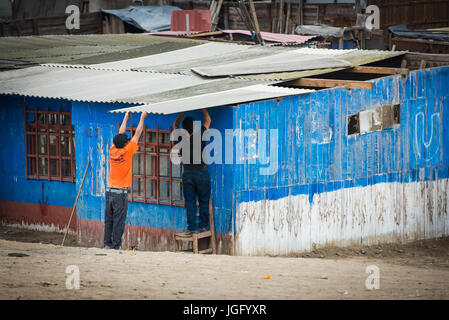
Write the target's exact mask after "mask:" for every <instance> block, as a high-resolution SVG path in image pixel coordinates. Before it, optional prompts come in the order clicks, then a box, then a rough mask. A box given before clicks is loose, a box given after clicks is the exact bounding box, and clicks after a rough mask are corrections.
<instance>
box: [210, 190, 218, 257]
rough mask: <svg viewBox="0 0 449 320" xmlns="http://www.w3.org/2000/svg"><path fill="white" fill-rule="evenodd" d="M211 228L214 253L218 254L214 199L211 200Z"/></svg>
mask: <svg viewBox="0 0 449 320" xmlns="http://www.w3.org/2000/svg"><path fill="white" fill-rule="evenodd" d="M209 227H210V232H211V236H210V241H211V244H212V253H213V254H217V242H216V241H217V240H216V238H215V223H214V206H213V204H212V198H210V199H209Z"/></svg>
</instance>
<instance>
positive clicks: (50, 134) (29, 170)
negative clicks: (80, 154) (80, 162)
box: [25, 107, 76, 182]
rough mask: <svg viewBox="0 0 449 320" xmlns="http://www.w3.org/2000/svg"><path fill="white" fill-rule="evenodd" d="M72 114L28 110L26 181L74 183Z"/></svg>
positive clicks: (26, 120)
mask: <svg viewBox="0 0 449 320" xmlns="http://www.w3.org/2000/svg"><path fill="white" fill-rule="evenodd" d="M74 137H75V129H74V126H73V124H72V113H71V112H62V111H61V110H60V109H58V111H56V112H55V111H49V110H48V108H46V110H38V109H37V108H35V109H27V107H25V148H26V149H25V171H26V177H27V179H40V180H57V181H70V182H75V177H76V176H75V146H74Z"/></svg>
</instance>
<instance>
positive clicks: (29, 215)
mask: <svg viewBox="0 0 449 320" xmlns="http://www.w3.org/2000/svg"><path fill="white" fill-rule="evenodd" d="M25 106H27V107H28V108H36V107H37V108H38V109H39V110H45V108H47V107H48V108H49V110H50V111H57V110H58V108H60V109H61V111H69V110H70V108H71V103H70V102H66V101H61V100H52V99H37V98H23V97H16V96H1V97H0V121H1V123H2V125H1V126H0V148H1V150H2V153H1V161H0V176H1V182H0V223H2V224H19V225H23V226H29V227H33V228H39V227H42V228H44V229H48V228H50V230H52V231H57V230H63V229H64V228H65V226H66V225H67V223H68V217H69V216H70V212H71V209H72V206H73V204H74V202H75V197H76V193H75V183H73V182H60V181H47V180H33V179H27V178H26V176H25V147H24V141H25V128H24V107H25ZM75 220H76V217H75ZM71 227H72V228H73V227H74V225H73V224H72V225H71Z"/></svg>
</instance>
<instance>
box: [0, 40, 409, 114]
mask: <svg viewBox="0 0 449 320" xmlns="http://www.w3.org/2000/svg"><path fill="white" fill-rule="evenodd" d="M399 54H402V53H398V52H384V51H380V52H379V51H373V52H370V51H360V50H345V51H339V50H320V49H318V50H317V49H307V48H305V49H290V48H282V47H277V48H266V47H261V46H247V45H237V44H229V43H214V42H211V43H206V44H202V45H198V46H194V47H188V48H184V49H179V50H173V51H169V52H165V53H161V54H153V55H149V56H145V57H140V58H133V59H128V60H122V61H116V62H109V63H101V64H95V65H90V66H85V65H43V66H38V67H31V68H28V69H23V70H17V71H8V72H2V73H0V94H9V95H11V94H17V95H23V96H36V97H43V98H45V97H47V98H61V99H68V100H74V101H91V102H119V103H131V104H143V105H151V108H152V109H151V110H153V111H154V112H159V113H173V112H177V110H181V109H182V108H194V109H199V108H203V107H205V106H218V105H228V104H238V103H242V102H248V101H253V100H260V99H269V98H273V97H280V96H285V95H291V94H299V93H301V92H305V91H289V89H276V90H275V89H273V87H268V86H262V87H260V86H259V87H257V86H256V87H252V88H248V87H251V86H254V85H257V84H262V83H263V84H266V85H269V84H274V83H276V82H278V81H277V80H273V79H270V78H268V82H266V80H267V79H266V78H264V77H263V76H262V77H261V76H254V75H253V76H250V77H253V78H250V77H247V78H244V77H241V78H232V77H223V78H204V77H201V76H199V75H196V74H194V73H193V72H192V71H191V69H192V68H195V67H196V66H203V67H204V68H206V67H208V66H214V65H216V64H217V62H219V63H221V64H222V65H224V68H228V67H229V65H231V66H233V67H234V69H235V68H236V66H237V67H240V68H241V70H243V71H244V72H250V70H251V72H258V71H257V70H255V69H254V67H256V66H257V65H259V68H260V67H261V66H263V67H264V68H265V69H264V70H265V71H267V70H283V69H282V67H284V66H291V65H294V68H317V69H318V68H320V69H323V68H327V69H323V70H326V71H327V72H329V70H335V67H350V66H352V62H354V64H361V63H368V62H372V61H373V60H376V59H377V60H381V59H385V58H388V57H391V56H394V55H399ZM336 57H338V59H336ZM284 61H286V62H287V63H284ZM230 62H232V63H235V64H234V65H232V63H230ZM293 62H294V63H293ZM300 62H302V66H300ZM248 65H250V66H251V67H250V68H247V69H246V70H245V66H248ZM298 66H299V67H298ZM329 67H333V69H329ZM269 68H271V69H269ZM243 71H240V72H243ZM308 72H309V73H310V74H317V73H319V72H324V71H319V70H312V71H308ZM224 73H226V72H224ZM288 76H292V73H288V75H287V77H288ZM287 77H285V78H287ZM294 77H296V78H298V77H300V75H298V73H294ZM292 92H293V93H292ZM180 103H184V104H186V106H181V105H179V106H178V104H180ZM167 106H170V109H167ZM153 108H154V109H153Z"/></svg>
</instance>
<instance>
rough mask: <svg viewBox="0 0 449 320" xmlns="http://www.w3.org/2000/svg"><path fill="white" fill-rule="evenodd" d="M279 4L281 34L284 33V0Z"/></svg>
mask: <svg viewBox="0 0 449 320" xmlns="http://www.w3.org/2000/svg"><path fill="white" fill-rule="evenodd" d="M280 1H281V2H280V4H279V33H282V25H283V22H284V21H283V17H284V0H280Z"/></svg>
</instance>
